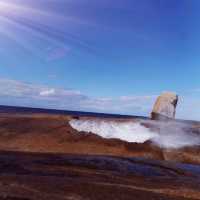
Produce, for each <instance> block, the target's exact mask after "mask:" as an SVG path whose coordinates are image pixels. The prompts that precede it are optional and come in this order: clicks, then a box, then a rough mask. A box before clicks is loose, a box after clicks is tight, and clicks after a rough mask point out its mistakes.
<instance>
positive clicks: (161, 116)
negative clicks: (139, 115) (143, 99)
mask: <svg viewBox="0 0 200 200" xmlns="http://www.w3.org/2000/svg"><path fill="white" fill-rule="evenodd" d="M177 103H178V95H177V94H176V93H173V92H163V93H162V94H161V95H160V96H159V97H158V98H157V100H156V102H155V104H154V107H153V111H152V112H151V119H153V120H166V119H174V118H175V114H176V106H177Z"/></svg>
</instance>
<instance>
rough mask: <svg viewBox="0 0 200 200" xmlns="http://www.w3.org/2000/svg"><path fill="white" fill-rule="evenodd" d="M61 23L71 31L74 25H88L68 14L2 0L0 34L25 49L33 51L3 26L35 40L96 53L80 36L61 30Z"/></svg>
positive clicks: (0, 3)
mask: <svg viewBox="0 0 200 200" xmlns="http://www.w3.org/2000/svg"><path fill="white" fill-rule="evenodd" d="M53 22H54V23H53ZM60 22H62V23H64V24H65V26H66V27H67V28H68V29H69V30H71V27H72V26H74V25H78V24H79V25H80V24H82V25H83V24H85V25H88V24H87V23H86V22H84V20H82V19H79V18H78V17H74V16H72V15H66V13H65V15H61V14H58V13H56V12H53V11H48V10H46V9H41V8H40V9H38V8H37V7H36V8H34V7H33V6H32V7H31V6H27V5H21V4H17V1H16V2H12V3H11V2H7V1H5V0H0V26H1V31H0V34H4V35H5V34H7V36H8V38H12V39H13V40H14V41H16V42H17V43H18V44H19V43H21V45H22V46H23V47H25V46H27V49H31V47H30V46H31V45H28V43H27V42H23V40H22V39H18V38H17V36H15V34H14V33H9V30H6V29H7V28H6V26H2V24H8V25H9V26H13V30H14V29H15V30H18V29H19V30H23V31H24V32H23V33H24V34H25V33H26V34H28V35H32V36H33V37H34V38H38V39H40V40H45V41H48V42H49V43H50V44H53V45H55V44H56V45H59V46H66V45H72V46H74V47H78V48H84V50H86V51H88V52H91V53H92V52H94V49H93V48H91V45H89V44H88V43H87V42H85V41H82V40H81V39H79V36H77V35H75V34H74V33H70V31H67V29H66V27H65V29H62V27H61V28H59V26H56V24H57V23H60ZM3 29H4V30H3Z"/></svg>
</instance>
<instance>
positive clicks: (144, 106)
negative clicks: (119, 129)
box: [0, 79, 156, 115]
mask: <svg viewBox="0 0 200 200" xmlns="http://www.w3.org/2000/svg"><path fill="white" fill-rule="evenodd" d="M155 98H156V96H155V95H154V96H130V97H129V96H127V97H125V96H123V97H118V98H107V97H105V98H92V97H89V96H87V95H84V94H81V92H80V91H76V90H71V89H60V88H53V87H48V86H44V85H34V84H30V83H25V82H21V81H16V80H10V79H0V104H4V105H17V106H30V107H44V108H55V109H68V110H83V111H94V112H107V113H119V114H135V115H149V112H150V111H151V108H152V106H153V103H154V100H155Z"/></svg>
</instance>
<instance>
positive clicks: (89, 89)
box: [0, 0, 200, 120]
mask: <svg viewBox="0 0 200 200" xmlns="http://www.w3.org/2000/svg"><path fill="white" fill-rule="evenodd" d="M199 9H200V2H199V1H198V0H190V1H189V0H123V1H122V0H101V1H100V0H37V1H33V0H0V83H1V84H0V103H1V104H11V105H25V106H35V107H50V108H61V109H75V110H85V111H98V112H114V113H122V114H141V115H148V114H149V112H150V110H151V107H152V105H153V102H154V100H155V98H156V96H157V95H159V94H160V93H161V92H162V91H175V92H177V93H178V94H179V95H180V97H181V100H180V101H181V102H180V104H179V105H180V106H179V108H178V112H177V115H178V117H179V118H190V119H199V120H200V79H199V74H200V67H199V65H200V62H199V52H200V51H199V50H200V49H199V48H200V38H199V35H200V22H199V20H198V19H199V17H200V14H199ZM64 99H65V100H64ZM198 107H199V109H197V108H198Z"/></svg>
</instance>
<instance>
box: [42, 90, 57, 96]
mask: <svg viewBox="0 0 200 200" xmlns="http://www.w3.org/2000/svg"><path fill="white" fill-rule="evenodd" d="M54 94H55V89H53V88H52V89H49V90H43V91H41V92H40V96H51V95H54Z"/></svg>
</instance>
